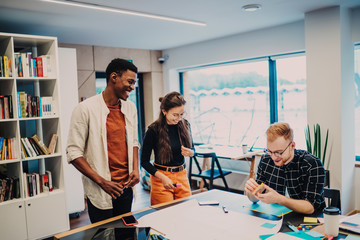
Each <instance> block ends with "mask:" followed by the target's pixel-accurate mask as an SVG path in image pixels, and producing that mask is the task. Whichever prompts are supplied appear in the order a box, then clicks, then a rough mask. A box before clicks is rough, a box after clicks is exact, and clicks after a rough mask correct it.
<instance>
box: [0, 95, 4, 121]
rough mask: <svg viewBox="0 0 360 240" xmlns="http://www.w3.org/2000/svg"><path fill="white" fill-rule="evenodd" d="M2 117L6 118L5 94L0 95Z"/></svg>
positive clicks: (0, 113)
mask: <svg viewBox="0 0 360 240" xmlns="http://www.w3.org/2000/svg"><path fill="white" fill-rule="evenodd" d="M0 117H1V119H4V118H5V109H4V96H2V95H0Z"/></svg>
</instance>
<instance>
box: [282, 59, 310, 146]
mask: <svg viewBox="0 0 360 240" xmlns="http://www.w3.org/2000/svg"><path fill="white" fill-rule="evenodd" d="M276 72H277V74H276V75H277V92H278V121H279V122H287V123H289V124H290V125H291V127H292V128H293V130H294V138H295V139H294V140H295V142H296V145H297V146H296V147H298V148H304V147H305V146H306V143H305V136H304V130H305V128H306V124H307V114H306V112H307V111H306V110H307V108H306V58H305V56H298V57H291V58H281V59H278V60H276ZM305 149H306V148H305Z"/></svg>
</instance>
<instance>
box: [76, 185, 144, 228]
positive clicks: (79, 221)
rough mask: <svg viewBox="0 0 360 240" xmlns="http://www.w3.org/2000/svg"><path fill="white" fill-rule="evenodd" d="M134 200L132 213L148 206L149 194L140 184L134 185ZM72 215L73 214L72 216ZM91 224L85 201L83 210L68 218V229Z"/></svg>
mask: <svg viewBox="0 0 360 240" xmlns="http://www.w3.org/2000/svg"><path fill="white" fill-rule="evenodd" d="M135 188H136V198H135V200H134V202H133V205H132V211H136V210H140V209H143V208H145V207H148V206H150V192H149V191H147V190H144V189H143V188H142V186H141V184H137V185H136V187H135ZM72 215H74V214H72ZM88 224H91V222H90V219H89V215H88V211H87V207H86V201H85V210H84V211H83V212H81V213H80V214H79V215H78V216H72V217H71V218H70V229H74V228H78V227H82V226H85V225H88Z"/></svg>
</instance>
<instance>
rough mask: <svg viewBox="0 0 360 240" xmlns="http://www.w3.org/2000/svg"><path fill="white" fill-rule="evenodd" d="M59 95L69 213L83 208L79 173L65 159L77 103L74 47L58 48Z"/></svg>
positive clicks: (82, 192)
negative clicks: (71, 121)
mask: <svg viewBox="0 0 360 240" xmlns="http://www.w3.org/2000/svg"><path fill="white" fill-rule="evenodd" d="M59 69H60V83H59V85H60V97H61V106H60V112H61V114H60V115H61V136H62V138H61V139H62V144H61V145H62V148H63V149H62V152H63V156H64V159H63V166H64V178H65V188H66V200H67V207H68V211H69V214H70V213H75V212H81V211H83V210H84V209H85V203H84V189H83V185H82V181H81V173H80V172H79V171H78V170H76V169H75V167H74V166H73V165H72V164H68V162H67V160H66V145H67V144H66V143H67V136H68V134H69V126H70V118H71V113H72V111H73V109H74V108H75V107H76V106H77V104H78V103H79V101H78V99H79V97H78V81H77V64H76V49H74V48H59Z"/></svg>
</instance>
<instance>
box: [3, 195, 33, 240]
mask: <svg viewBox="0 0 360 240" xmlns="http://www.w3.org/2000/svg"><path fill="white" fill-rule="evenodd" d="M0 216H1V217H0V237H1V239H8V240H20V239H27V230H26V229H27V227H26V218H25V203H24V201H12V202H9V203H6V204H3V205H2V206H1V207H0Z"/></svg>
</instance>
